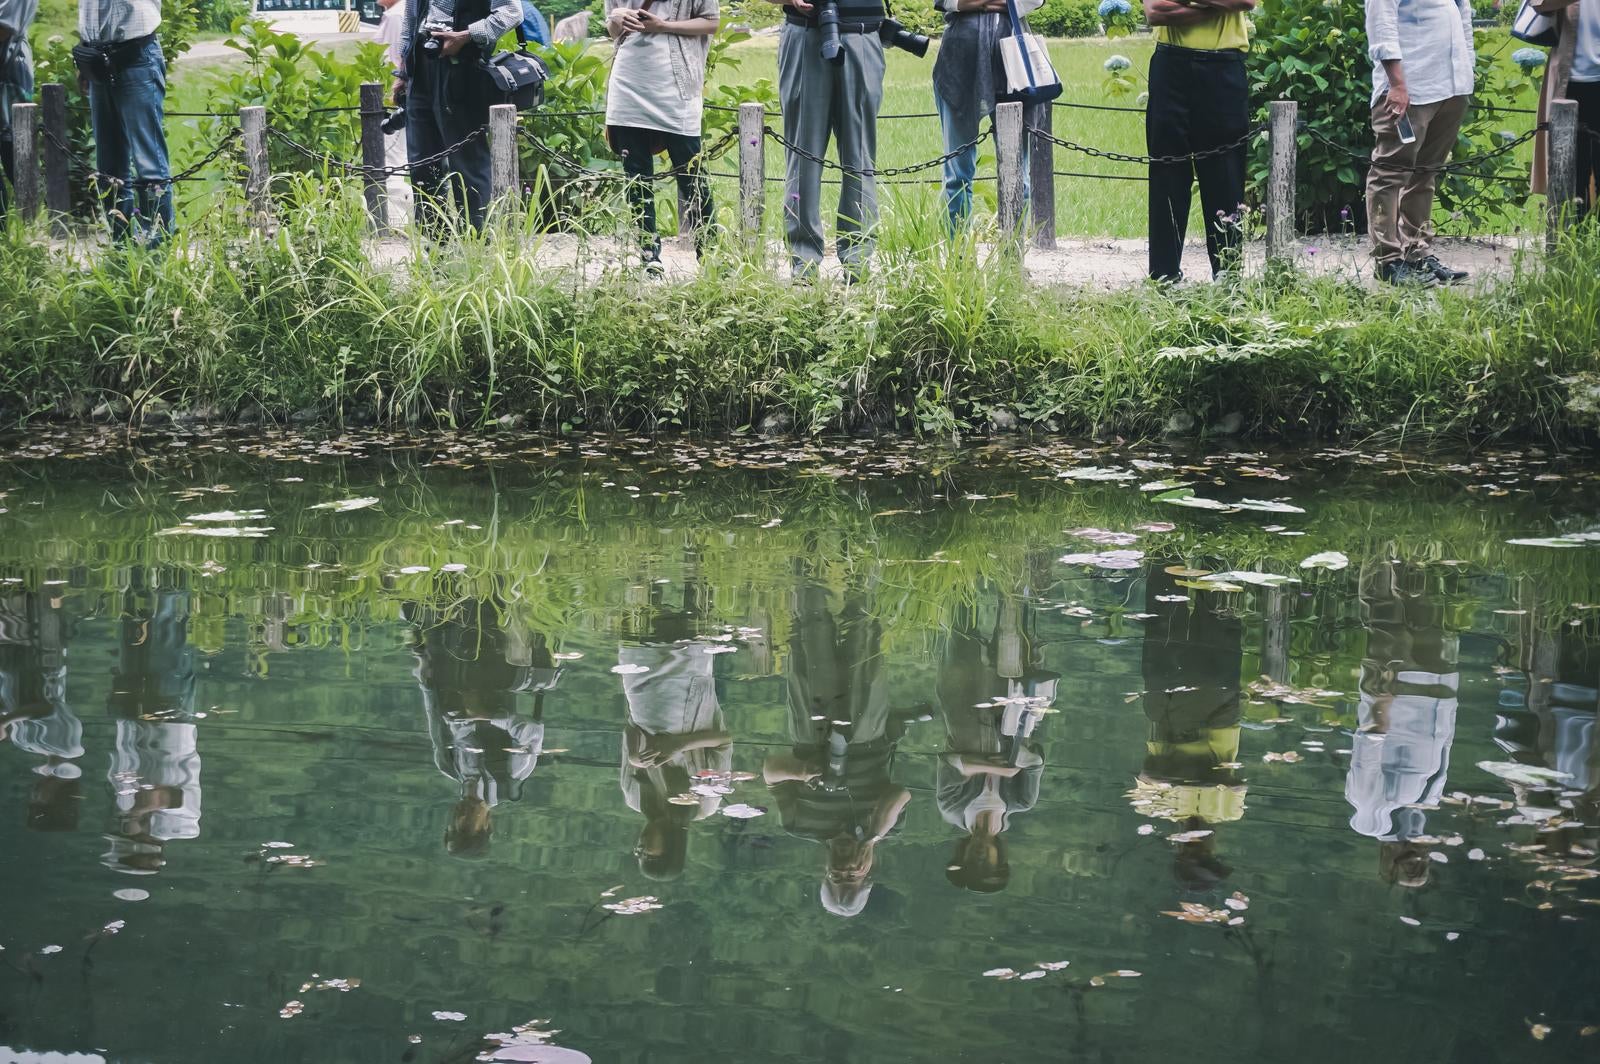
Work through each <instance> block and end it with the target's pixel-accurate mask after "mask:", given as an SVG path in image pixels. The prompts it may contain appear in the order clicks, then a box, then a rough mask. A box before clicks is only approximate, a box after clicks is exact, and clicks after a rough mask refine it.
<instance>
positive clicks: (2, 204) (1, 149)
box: [0, 115, 13, 218]
mask: <svg viewBox="0 0 1600 1064" xmlns="http://www.w3.org/2000/svg"><path fill="white" fill-rule="evenodd" d="M10 118H11V116H10V115H7V116H6V120H7V121H8V122H9V121H10ZM11 144H12V141H11V127H10V126H9V125H8V126H6V128H4V129H0V218H3V217H5V214H6V212H7V211H8V210H10V209H11V198H10V195H9V191H8V189H7V187H6V186H8V185H10V184H11V182H12V180H13V175H12V172H11V170H12V158H13V155H12V148H11Z"/></svg>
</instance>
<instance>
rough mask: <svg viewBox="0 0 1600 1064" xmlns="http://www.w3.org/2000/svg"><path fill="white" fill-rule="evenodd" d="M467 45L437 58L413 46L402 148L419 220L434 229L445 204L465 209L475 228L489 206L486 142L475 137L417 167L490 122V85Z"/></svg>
mask: <svg viewBox="0 0 1600 1064" xmlns="http://www.w3.org/2000/svg"><path fill="white" fill-rule="evenodd" d="M477 56H478V52H477V48H476V47H475V46H473V45H468V46H467V47H466V49H464V50H463V51H462V53H461V55H460V57H459V61H457V62H451V61H450V60H448V59H435V58H433V57H431V56H429V55H427V54H426V53H424V52H423V50H422V48H421V46H418V47H416V48H413V49H412V50H411V62H410V69H411V83H410V85H409V86H407V90H406V152H407V154H408V155H409V156H410V158H411V159H412V160H413V162H412V163H411V186H412V188H414V189H415V190H416V191H417V193H418V195H417V200H416V217H417V221H418V223H419V224H422V225H424V226H426V227H428V228H429V229H434V230H437V228H438V227H439V224H440V219H439V218H438V216H437V211H438V210H439V208H441V207H442V206H443V205H444V204H445V203H446V202H450V203H453V204H454V205H455V207H456V209H457V210H459V211H464V212H465V213H466V216H467V221H468V222H469V223H470V224H471V226H472V227H473V228H474V229H482V228H483V219H484V215H485V214H486V213H487V211H488V206H489V141H488V138H487V137H478V138H477V139H476V140H474V141H472V142H471V143H470V144H466V145H463V146H462V147H459V148H457V149H456V150H455V151H453V152H451V153H450V154H449V155H447V156H445V158H444V159H442V160H439V161H437V162H431V163H426V164H424V165H418V164H417V162H416V161H415V160H419V159H426V158H428V157H429V156H432V155H437V154H438V153H439V152H441V151H443V150H444V149H446V148H448V147H450V146H451V145H454V144H458V143H460V142H461V140H462V138H464V137H465V136H467V134H469V133H471V132H472V131H473V130H476V129H482V128H484V127H485V126H487V125H488V124H489V105H490V104H493V103H498V102H500V101H499V98H498V95H497V94H496V93H495V91H494V84H493V83H492V82H491V81H490V80H489V75H488V74H485V73H484V72H483V70H482V69H481V68H480V67H479V66H478V58H477Z"/></svg>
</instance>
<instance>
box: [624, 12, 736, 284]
mask: <svg viewBox="0 0 1600 1064" xmlns="http://www.w3.org/2000/svg"><path fill="white" fill-rule="evenodd" d="M664 6H665V11H664V12H661V13H658V12H656V11H654V10H652V8H651V4H650V2H649V0H644V2H641V0H606V33H607V34H608V35H609V36H610V37H611V38H612V39H613V40H614V41H616V42H617V43H616V48H617V52H616V60H615V62H614V63H613V64H612V67H611V81H610V83H609V84H608V85H607V88H606V139H607V140H608V141H609V142H610V144H611V147H612V150H614V151H615V152H616V153H617V154H618V155H620V156H621V157H622V170H623V173H625V174H627V175H628V177H629V179H630V180H629V181H628V204H629V206H630V207H631V208H632V210H633V217H634V222H635V224H637V225H638V227H639V230H640V233H641V235H642V236H643V240H644V245H643V250H644V265H645V269H646V270H649V271H650V272H652V273H660V272H661V238H660V237H659V236H657V235H656V190H655V183H654V180H653V178H654V175H655V156H656V153H657V152H660V151H665V152H666V153H667V157H668V158H669V159H671V160H672V170H673V174H674V175H675V176H676V178H677V181H678V191H679V193H681V196H680V198H681V200H682V202H684V203H685V204H687V205H688V211H689V213H690V214H691V218H692V220H693V222H694V223H695V250H696V251H700V250H703V239H702V234H704V233H705V231H706V223H707V222H708V221H709V220H710V216H711V184H710V182H709V181H707V180H706V176H705V172H704V170H703V168H702V167H701V164H700V143H701V142H700V116H701V111H702V109H703V107H704V101H703V93H704V90H705V81H706V56H707V55H708V54H709V53H710V51H711V35H712V34H713V33H716V32H717V26H718V24H719V15H718V9H717V0H666V2H665V5H664ZM691 218H685V219H681V220H680V221H681V222H682V223H683V228H688V226H689V223H690V221H691Z"/></svg>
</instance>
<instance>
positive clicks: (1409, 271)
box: [1378, 259, 1439, 288]
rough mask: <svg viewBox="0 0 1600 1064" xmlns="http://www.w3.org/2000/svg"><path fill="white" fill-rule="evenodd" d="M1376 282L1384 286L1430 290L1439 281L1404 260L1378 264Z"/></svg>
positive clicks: (1392, 260) (1419, 267)
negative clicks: (1409, 286) (1406, 286)
mask: <svg viewBox="0 0 1600 1064" xmlns="http://www.w3.org/2000/svg"><path fill="white" fill-rule="evenodd" d="M1378 280H1380V281H1382V282H1383V283H1384V284H1392V285H1402V286H1404V285H1414V286H1416V287H1418V288H1431V287H1432V286H1434V285H1436V284H1438V283H1439V279H1438V278H1437V277H1435V276H1434V275H1433V274H1432V273H1431V272H1429V271H1427V270H1424V269H1423V268H1422V267H1421V266H1420V265H1416V264H1413V263H1409V262H1407V261H1406V260H1405V259H1390V260H1389V261H1388V262H1380V263H1378Z"/></svg>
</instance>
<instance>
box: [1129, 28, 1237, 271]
mask: <svg viewBox="0 0 1600 1064" xmlns="http://www.w3.org/2000/svg"><path fill="white" fill-rule="evenodd" d="M1249 128H1250V88H1249V84H1248V82H1246V80H1245V73H1244V53H1243V52H1206V51H1200V50H1198V49H1194V48H1174V47H1171V46H1169V45H1164V44H1158V45H1157V46H1156V53H1155V55H1154V57H1152V58H1151V60H1150V101H1149V104H1148V105H1147V107H1146V110H1145V127H1144V137H1145V149H1146V151H1148V152H1149V154H1151V155H1152V156H1161V155H1187V154H1190V153H1191V152H1200V151H1205V150H1206V149H1208V148H1215V147H1218V146H1220V145H1223V144H1228V143H1231V142H1232V141H1235V140H1239V139H1240V138H1241V137H1243V136H1244V135H1245V133H1246V132H1247V131H1248V130H1249ZM1245 154H1246V149H1245V147H1244V146H1243V145H1241V146H1239V147H1238V148H1236V149H1234V150H1233V151H1229V152H1226V153H1224V154H1222V155H1217V156H1212V157H1211V158H1209V159H1201V160H1199V161H1197V162H1193V163H1189V162H1181V163H1151V164H1150V276H1151V277H1153V278H1155V279H1157V280H1172V281H1175V280H1177V279H1178V278H1179V277H1181V276H1182V261H1183V238H1184V236H1185V234H1186V233H1187V232H1188V228H1189V201H1190V195H1191V191H1192V189H1193V185H1194V182H1195V180H1196V179H1198V180H1199V182H1200V208H1201V214H1202V215H1203V216H1204V218H1205V220H1206V252H1207V254H1209V255H1210V257H1211V273H1212V276H1216V275H1217V274H1218V273H1220V272H1222V271H1223V270H1224V269H1227V268H1228V267H1229V266H1230V265H1232V264H1233V262H1235V261H1236V259H1237V255H1238V252H1239V248H1240V237H1239V228H1238V224H1237V216H1238V213H1239V207H1240V205H1241V204H1243V203H1244V176H1245ZM1219 223H1221V224H1219Z"/></svg>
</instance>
